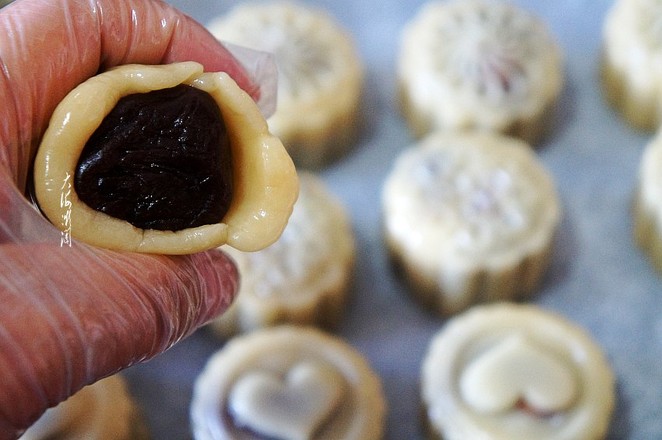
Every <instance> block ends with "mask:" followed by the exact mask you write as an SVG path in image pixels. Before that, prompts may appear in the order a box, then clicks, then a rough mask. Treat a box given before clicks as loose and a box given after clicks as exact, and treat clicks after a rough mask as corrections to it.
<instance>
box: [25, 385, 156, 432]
mask: <svg viewBox="0 0 662 440" xmlns="http://www.w3.org/2000/svg"><path fill="white" fill-rule="evenodd" d="M149 437H150V436H149V433H148V430H147V426H146V424H145V421H144V420H143V417H142V413H141V411H140V408H139V407H138V405H137V404H136V403H135V402H134V400H133V398H132V397H131V395H130V394H129V392H128V389H127V385H126V382H125V380H124V379H123V378H122V376H120V375H114V376H110V377H107V378H105V379H102V380H100V381H98V382H96V383H94V384H92V385H88V386H86V387H85V388H83V389H81V390H80V391H78V392H77V393H76V394H74V395H73V396H71V397H70V398H69V399H67V400H66V401H64V402H62V403H60V404H59V405H57V406H55V407H53V408H51V409H49V410H48V411H46V413H44V415H42V416H41V418H40V419H39V420H37V422H36V423H35V424H34V425H32V426H31V427H30V428H29V429H28V430H27V431H26V432H25V433H24V434H23V435H22V436H21V440H108V439H112V440H147V439H148V438H149Z"/></svg>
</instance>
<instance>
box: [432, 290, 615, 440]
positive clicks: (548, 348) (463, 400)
mask: <svg viewBox="0 0 662 440" xmlns="http://www.w3.org/2000/svg"><path fill="white" fill-rule="evenodd" d="M421 374H422V377H421V394H422V400H423V404H424V406H425V409H426V412H425V415H426V423H427V428H428V430H429V433H430V437H431V438H435V439H441V438H443V439H444V440H459V439H477V438H481V439H494V440H497V439H499V440H506V439H507V440H529V439H537V440H552V439H553V440H598V439H602V438H604V437H605V435H606V432H607V429H608V426H609V421H610V418H611V414H612V411H613V407H614V400H615V397H614V394H615V391H614V377H613V373H612V371H611V368H610V366H609V364H608V362H607V359H606V358H605V356H604V354H603V353H602V351H601V349H600V348H599V347H598V345H597V344H596V343H595V342H594V341H593V340H592V338H591V337H590V336H589V335H588V334H587V332H586V331H584V330H583V329H582V328H580V327H579V326H578V325H576V324H574V323H572V322H570V321H568V320H567V319H565V318H563V317H561V316H559V315H556V314H554V313H551V312H548V311H545V310H543V309H541V308H540V307H537V306H534V305H522V304H514V303H512V304H511V303H497V304H492V305H483V306H476V307H474V308H472V309H470V310H468V311H467V312H464V313H463V314H461V315H458V316H456V317H455V318H453V319H452V320H450V321H449V322H448V324H447V325H446V327H445V328H443V329H442V330H441V331H439V333H438V334H437V335H436V336H435V337H434V339H433V340H432V341H431V343H430V346H429V349H428V352H427V354H426V357H425V359H424V362H423V367H422V372H421Z"/></svg>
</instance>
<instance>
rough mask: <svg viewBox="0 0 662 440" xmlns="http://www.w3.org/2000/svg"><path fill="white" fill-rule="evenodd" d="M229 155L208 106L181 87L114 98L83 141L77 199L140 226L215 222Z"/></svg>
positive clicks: (228, 181) (228, 185)
mask: <svg viewBox="0 0 662 440" xmlns="http://www.w3.org/2000/svg"><path fill="white" fill-rule="evenodd" d="M231 159H232V156H231V151H230V141H229V139H228V135H227V129H226V127H225V123H224V122H223V119H222V117H221V113H220V110H219V108H218V105H217V104H216V101H214V99H213V98H212V97H211V96H210V95H209V94H208V93H206V92H204V91H202V90H199V89H196V88H194V87H191V86H188V85H179V86H176V87H173V88H169V89H163V90H155V91H152V92H148V93H137V94H132V95H128V96H125V97H123V98H121V99H120V100H119V102H118V103H117V105H116V106H115V107H114V108H113V110H112V111H111V112H110V113H109V114H108V115H107V116H106V117H105V118H104V119H103V121H102V122H101V125H100V126H99V128H97V130H96V131H95V132H94V133H93V134H92V136H91V137H90V139H89V140H88V142H87V143H86V144H85V147H84V148H83V151H82V153H81V155H80V158H79V161H78V165H77V166H76V172H75V177H74V188H75V190H76V193H77V194H78V197H79V198H80V200H81V201H83V202H84V203H85V204H87V205H88V206H89V207H91V208H93V209H95V210H97V211H101V212H103V213H105V214H108V215H110V216H112V217H115V218H119V219H122V220H126V221H128V222H129V223H131V224H132V225H134V226H136V227H138V228H141V229H157V230H167V231H177V230H181V229H185V228H193V227H197V226H202V225H207V224H213V223H218V222H220V221H221V220H222V219H223V216H224V215H225V214H226V213H227V211H228V208H229V206H230V202H231V199H232V160H231Z"/></svg>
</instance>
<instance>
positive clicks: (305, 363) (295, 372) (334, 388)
mask: <svg viewBox="0 0 662 440" xmlns="http://www.w3.org/2000/svg"><path fill="white" fill-rule="evenodd" d="M384 412H385V402H384V396H383V392H382V388H381V383H380V381H379V378H378V377H377V376H376V375H375V373H374V372H373V371H372V370H371V368H370V367H369V365H368V363H367V362H366V361H365V359H364V358H363V357H362V356H361V355H360V353H358V352H357V351H356V350H354V349H353V348H352V347H351V346H349V345H348V344H346V343H345V342H343V341H342V340H340V339H339V338H337V337H334V336H331V335H329V334H326V333H323V332H321V331H319V330H316V329H313V328H307V327H295V326H283V327H275V328H271V329H263V330H258V331H256V332H253V333H250V334H248V335H243V336H239V337H237V338H235V339H232V340H231V341H230V342H229V343H228V344H227V345H226V346H225V347H224V348H223V349H222V350H220V351H219V352H217V353H216V354H215V355H213V356H212V357H211V359H210V360H209V362H208V363H207V366H206V367H205V369H204V371H203V372H202V373H201V374H200V376H199V377H198V379H197V380H196V382H195V387H194V392H193V401H192V404H191V420H192V426H193V432H194V436H195V439H196V440H210V439H217V440H220V439H232V440H243V439H254V438H256V437H259V438H279V439H309V440H322V439H324V440H352V439H356V440H371V439H379V438H381V436H382V432H383V422H384Z"/></svg>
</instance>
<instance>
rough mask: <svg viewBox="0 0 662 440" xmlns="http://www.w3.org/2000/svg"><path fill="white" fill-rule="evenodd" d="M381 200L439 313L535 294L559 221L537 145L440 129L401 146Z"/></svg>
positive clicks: (406, 268) (406, 263)
mask: <svg viewBox="0 0 662 440" xmlns="http://www.w3.org/2000/svg"><path fill="white" fill-rule="evenodd" d="M382 205H383V215H384V234H385V240H386V243H387V245H388V248H389V250H390V253H391V255H392V256H393V258H394V260H395V261H396V262H397V263H398V265H399V266H400V267H401V268H402V269H403V272H404V274H405V276H406V278H407V280H409V281H410V283H411V284H412V287H413V289H412V293H414V294H415V295H417V296H418V297H419V298H420V299H421V300H422V301H423V302H424V303H425V304H427V305H429V306H430V307H432V308H433V309H434V310H437V311H439V312H442V313H454V312H457V311H460V310H462V309H463V308H465V307H467V306H468V305H470V304H472V303H474V302H480V301H492V300H497V299H511V298H518V297H525V296H526V295H529V294H531V293H532V292H533V291H534V290H535V289H536V288H537V286H538V283H539V282H540V279H541V278H542V275H543V274H544V272H545V270H546V268H547V266H548V262H549V257H550V254H551V250H552V245H553V238H554V235H555V231H556V228H557V226H558V223H559V221H560V201H559V198H558V195H557V192H556V189H555V185H554V182H553V179H552V176H551V175H550V174H549V173H548V172H547V171H546V170H545V168H544V167H543V166H542V164H541V163H540V162H539V161H538V159H537V157H536V155H535V153H534V152H533V151H532V150H531V148H530V147H529V146H528V145H527V144H525V143H524V142H522V141H519V140H516V139H513V138H508V137H505V136H501V135H496V134H489V133H474V134H469V133H435V134H432V135H429V136H428V137H426V138H425V139H423V140H421V141H420V142H419V143H417V144H415V145H413V146H411V147H409V148H408V149H406V150H405V151H403V152H402V153H401V155H400V157H399V158H398V159H397V160H396V162H395V164H394V166H393V169H392V170H391V172H390V173H389V175H388V176H387V179H386V181H385V183H384V188H383V194H382Z"/></svg>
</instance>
